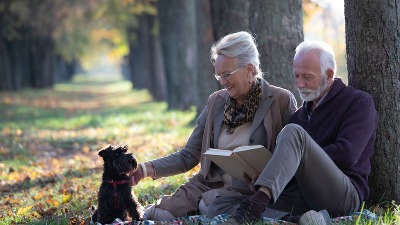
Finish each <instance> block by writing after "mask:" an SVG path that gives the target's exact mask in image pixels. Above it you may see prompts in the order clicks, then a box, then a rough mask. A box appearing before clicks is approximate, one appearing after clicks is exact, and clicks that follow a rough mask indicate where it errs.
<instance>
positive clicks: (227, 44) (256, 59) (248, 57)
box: [211, 31, 262, 78]
mask: <svg viewBox="0 0 400 225" xmlns="http://www.w3.org/2000/svg"><path fill="white" fill-rule="evenodd" d="M218 55H224V56H227V57H236V64H237V66H238V67H245V66H247V65H249V64H252V65H253V67H254V75H255V76H256V77H259V78H262V71H261V67H260V54H259V53H258V50H257V44H256V41H255V39H254V37H253V36H252V35H251V34H250V33H249V32H246V31H240V32H237V33H232V34H228V35H226V36H225V37H223V38H222V39H220V40H219V41H218V42H217V43H215V44H214V45H213V46H212V47H211V62H212V63H213V64H214V62H215V59H216V58H217V56H218Z"/></svg>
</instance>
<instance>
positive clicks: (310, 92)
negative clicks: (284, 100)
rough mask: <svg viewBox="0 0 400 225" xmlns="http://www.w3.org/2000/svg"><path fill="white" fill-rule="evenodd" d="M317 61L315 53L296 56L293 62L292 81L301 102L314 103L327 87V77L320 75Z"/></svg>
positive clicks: (317, 57)
mask: <svg viewBox="0 0 400 225" xmlns="http://www.w3.org/2000/svg"><path fill="white" fill-rule="evenodd" d="M319 61H320V60H319V56H318V54H317V52H316V51H311V52H306V53H303V54H300V55H297V56H296V57H295V59H294V60H293V75H294V80H295V83H296V87H297V90H298V91H299V93H300V97H301V99H303V101H306V102H308V101H314V100H315V99H318V98H320V97H322V93H323V92H324V91H325V89H326V87H327V77H326V74H321V66H320V63H319Z"/></svg>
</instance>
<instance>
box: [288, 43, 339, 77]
mask: <svg viewBox="0 0 400 225" xmlns="http://www.w3.org/2000/svg"><path fill="white" fill-rule="evenodd" d="M313 50H317V51H318V52H319V61H320V62H319V63H320V66H321V73H322V74H325V72H326V71H327V70H328V69H332V70H333V72H334V75H333V76H334V77H335V76H336V60H335V53H334V52H333V49H332V47H331V46H330V45H328V44H327V43H325V42H323V41H304V42H302V43H300V44H299V45H298V46H297V48H296V54H295V55H294V58H296V56H297V55H300V54H303V53H306V52H308V51H313Z"/></svg>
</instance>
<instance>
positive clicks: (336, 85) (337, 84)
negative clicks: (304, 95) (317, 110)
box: [303, 78, 346, 109]
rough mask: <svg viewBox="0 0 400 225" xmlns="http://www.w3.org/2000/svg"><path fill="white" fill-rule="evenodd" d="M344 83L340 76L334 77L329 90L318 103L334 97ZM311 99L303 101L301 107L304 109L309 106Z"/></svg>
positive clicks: (343, 86)
mask: <svg viewBox="0 0 400 225" xmlns="http://www.w3.org/2000/svg"><path fill="white" fill-rule="evenodd" d="M345 87H346V85H345V84H344V83H343V81H342V79H341V78H335V79H334V80H333V85H332V87H331V89H330V90H329V92H328V93H327V94H326V95H325V96H324V97H323V98H322V99H321V102H320V103H319V104H318V105H321V104H324V103H326V102H329V101H330V100H331V99H332V98H334V97H335V96H336V95H337V94H338V93H339V92H340V91H341V90H342V89H343V88H345ZM311 105H312V101H309V102H303V107H304V108H305V109H308V108H311Z"/></svg>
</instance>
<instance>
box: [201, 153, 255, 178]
mask: <svg viewBox="0 0 400 225" xmlns="http://www.w3.org/2000/svg"><path fill="white" fill-rule="evenodd" d="M225 151H229V153H230V154H229V155H230V156H227V155H224V154H226V152H225ZM218 152H220V153H222V155H218ZM204 154H205V155H206V157H207V158H208V159H209V160H211V161H212V162H214V163H215V164H216V165H217V166H219V167H220V168H221V169H222V170H223V171H225V172H226V173H228V174H229V175H231V176H232V177H235V178H237V179H239V180H242V181H244V179H243V171H245V172H246V173H247V174H249V175H250V176H251V175H253V174H254V173H255V172H256V171H255V170H254V169H253V168H252V167H251V166H250V165H248V164H247V163H245V162H244V161H243V160H242V159H240V158H237V157H236V156H234V154H233V152H232V151H230V150H218V151H210V150H207V151H206V152H205V153H204Z"/></svg>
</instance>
